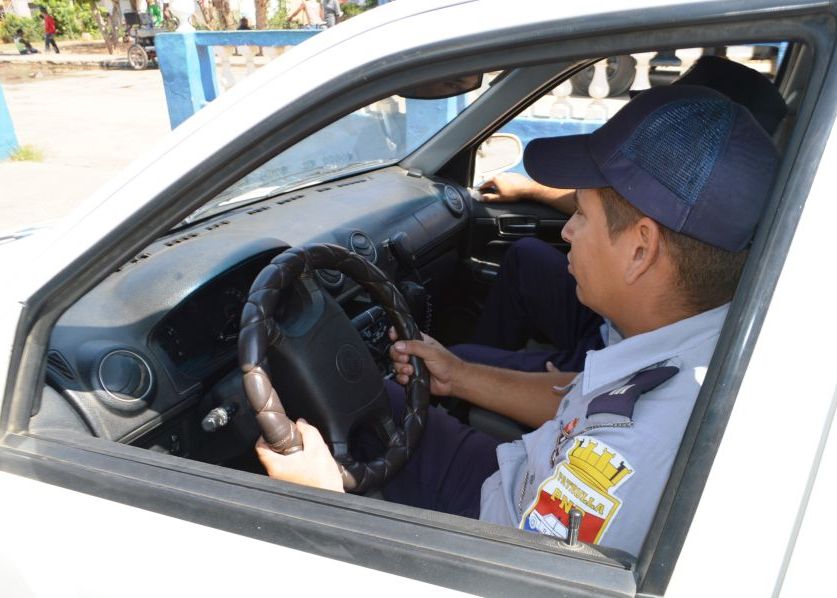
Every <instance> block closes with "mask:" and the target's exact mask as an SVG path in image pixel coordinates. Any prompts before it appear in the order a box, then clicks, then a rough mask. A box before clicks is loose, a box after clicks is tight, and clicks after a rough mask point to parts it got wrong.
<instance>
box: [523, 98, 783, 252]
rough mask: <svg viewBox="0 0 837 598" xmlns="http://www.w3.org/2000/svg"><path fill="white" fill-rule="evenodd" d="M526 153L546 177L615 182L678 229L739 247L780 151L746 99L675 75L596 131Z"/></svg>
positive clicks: (579, 185)
mask: <svg viewBox="0 0 837 598" xmlns="http://www.w3.org/2000/svg"><path fill="white" fill-rule="evenodd" d="M523 160H524V166H525V168H526V171H527V172H528V173H529V176H531V177H532V178H533V179H535V180H536V181H537V182H539V183H541V184H543V185H548V186H550V187H560V188H564V189H598V188H602V187H612V188H613V189H615V190H616V191H617V192H618V193H619V194H620V195H622V196H623V197H624V198H625V199H627V200H628V201H629V202H630V203H631V204H633V206H634V207H636V208H637V209H638V210H639V211H641V212H642V213H643V214H645V215H647V216H649V217H650V218H652V219H654V220H656V221H657V222H659V223H660V224H662V225H664V226H666V227H668V228H669V229H671V230H673V231H675V232H679V233H682V234H684V235H688V236H690V237H693V238H695V239H698V240H699V241H703V242H704V243H707V244H709V245H713V246H715V247H719V248H721V249H725V250H727V251H740V250H741V249H744V248H745V247H746V246H747V245H748V243H749V242H750V239H751V238H752V236H753V233H754V232H755V229H756V225H757V224H758V221H759V218H760V217H761V213H762V211H763V210H764V207H765V205H766V203H767V199H768V196H769V194H770V189H771V186H772V183H773V177H774V174H775V171H776V166H777V164H778V160H779V159H778V153H777V152H776V148H775V146H774V145H773V141H772V140H771V139H770V137H769V136H768V135H767V133H766V132H765V131H764V129H763V128H762V127H761V126H760V125H759V123H758V122H756V120H755V119H754V118H753V116H752V115H751V114H750V112H749V111H748V110H747V109H746V108H744V107H743V106H741V105H740V104H736V103H735V102H733V101H731V100H730V99H729V98H727V97H726V96H724V95H723V94H720V93H718V92H717V91H714V90H712V89H709V88H707V87H702V86H695V85H669V86H665V87H655V88H652V89H649V90H647V91H646V92H644V93H642V94H640V95H638V96H637V97H636V98H634V99H633V100H631V101H630V102H628V103H627V104H626V105H625V106H624V107H623V108H622V109H621V110H620V111H619V112H618V113H617V114H616V115H615V116H614V117H613V118H611V119H610V120H609V121H608V122H607V123H605V124H604V125H602V126H601V127H600V128H599V129H597V130H596V131H594V132H593V133H590V134H588V135H571V136H568V137H549V138H542V139H535V140H533V141H531V142H530V143H529V144H528V145H527V146H526V151H525V152H524V156H523Z"/></svg>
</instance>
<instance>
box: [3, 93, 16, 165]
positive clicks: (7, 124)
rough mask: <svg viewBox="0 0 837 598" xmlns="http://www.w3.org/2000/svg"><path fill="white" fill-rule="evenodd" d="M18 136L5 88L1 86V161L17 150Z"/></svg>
mask: <svg viewBox="0 0 837 598" xmlns="http://www.w3.org/2000/svg"><path fill="white" fill-rule="evenodd" d="M17 146H18V142H17V135H15V128H14V125H12V115H11V114H10V113H9V108H8V107H7V106H6V97H5V96H4V95H3V87H2V86H0V160H5V159H6V158H8V157H9V155H11V153H12V152H13V151H15V149H17Z"/></svg>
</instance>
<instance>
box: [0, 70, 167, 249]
mask: <svg viewBox="0 0 837 598" xmlns="http://www.w3.org/2000/svg"><path fill="white" fill-rule="evenodd" d="M0 85H2V86H3V91H4V94H5V96H6V102H7V104H8V107H9V111H10V112H11V115H12V121H13V123H14V127H15V132H16V134H17V137H18V141H19V142H20V143H21V145H31V146H33V147H35V148H37V149H38V150H40V151H42V152H43V161H41V162H12V161H9V160H4V161H2V162H0V181H2V184H0V234H2V233H3V232H9V231H13V230H17V229H19V228H22V227H24V226H28V225H30V224H35V223H38V222H41V221H47V220H51V219H55V218H59V217H62V216H64V215H65V214H66V213H67V212H69V211H70V210H71V209H72V208H73V207H74V206H75V205H76V204H78V203H79V201H80V200H82V199H83V198H85V197H86V196H87V195H89V194H90V193H91V192H92V191H94V190H95V189H97V188H98V187H100V186H101V185H102V184H104V183H105V182H106V181H107V180H108V179H109V178H111V177H112V176H113V175H115V174H116V173H117V172H119V171H121V170H122V169H123V168H124V167H125V166H126V165H127V164H128V163H130V162H131V161H132V160H134V159H135V158H137V157H138V156H140V155H141V154H142V153H143V152H146V151H148V150H149V149H150V148H151V147H152V146H153V145H154V144H155V143H156V142H157V141H158V140H160V139H161V138H162V137H163V136H164V135H166V133H168V131H169V122H168V113H167V111H166V103H165V97H164V94H163V83H162V79H161V77H160V72H159V71H157V70H147V71H127V70H115V71H106V70H101V69H94V70H72V71H61V70H60V69H50V68H44V66H43V65H37V66H35V65H20V64H10V63H8V62H0Z"/></svg>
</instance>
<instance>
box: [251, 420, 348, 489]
mask: <svg viewBox="0 0 837 598" xmlns="http://www.w3.org/2000/svg"><path fill="white" fill-rule="evenodd" d="M296 428H297V430H299V433H300V434H301V435H302V445H303V448H302V450H301V451H297V452H296V453H292V454H290V455H280V454H279V453H276V452H274V451H273V450H272V449H271V448H270V445H268V444H267V442H265V440H264V438H262V437H261V436H259V440H258V441H257V442H256V454H257V455H258V457H259V461H261V462H262V465H263V466H264V468H265V469H266V470H267V475H269V476H270V477H272V478H274V479H277V480H283V481H285V482H293V483H295V484H302V485H303V486H313V487H314V488H322V489H323V490H334V491H335V492H343V480H342V478H341V477H340V470H339V469H338V467H337V462H336V461H335V460H334V457H332V456H331V452H330V451H329V450H328V446H327V445H326V443H325V441H324V440H323V437H322V436H321V435H320V432H319V430H317V428H315V427H314V426H312V425H310V424H309V423H308V422H306V421H305V420H304V419H298V420H297V421H296Z"/></svg>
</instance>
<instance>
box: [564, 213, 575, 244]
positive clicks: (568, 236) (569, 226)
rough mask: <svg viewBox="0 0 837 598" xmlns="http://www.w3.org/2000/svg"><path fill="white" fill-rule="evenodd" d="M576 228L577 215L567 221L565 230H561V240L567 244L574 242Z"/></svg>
mask: <svg viewBox="0 0 837 598" xmlns="http://www.w3.org/2000/svg"><path fill="white" fill-rule="evenodd" d="M574 227H575V214H573V215H572V217H571V218H570V219H569V220H567V223H566V224H565V225H564V228H562V229H561V238H562V239H564V241H566V242H567V243H572V242H573V232H574Z"/></svg>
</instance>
